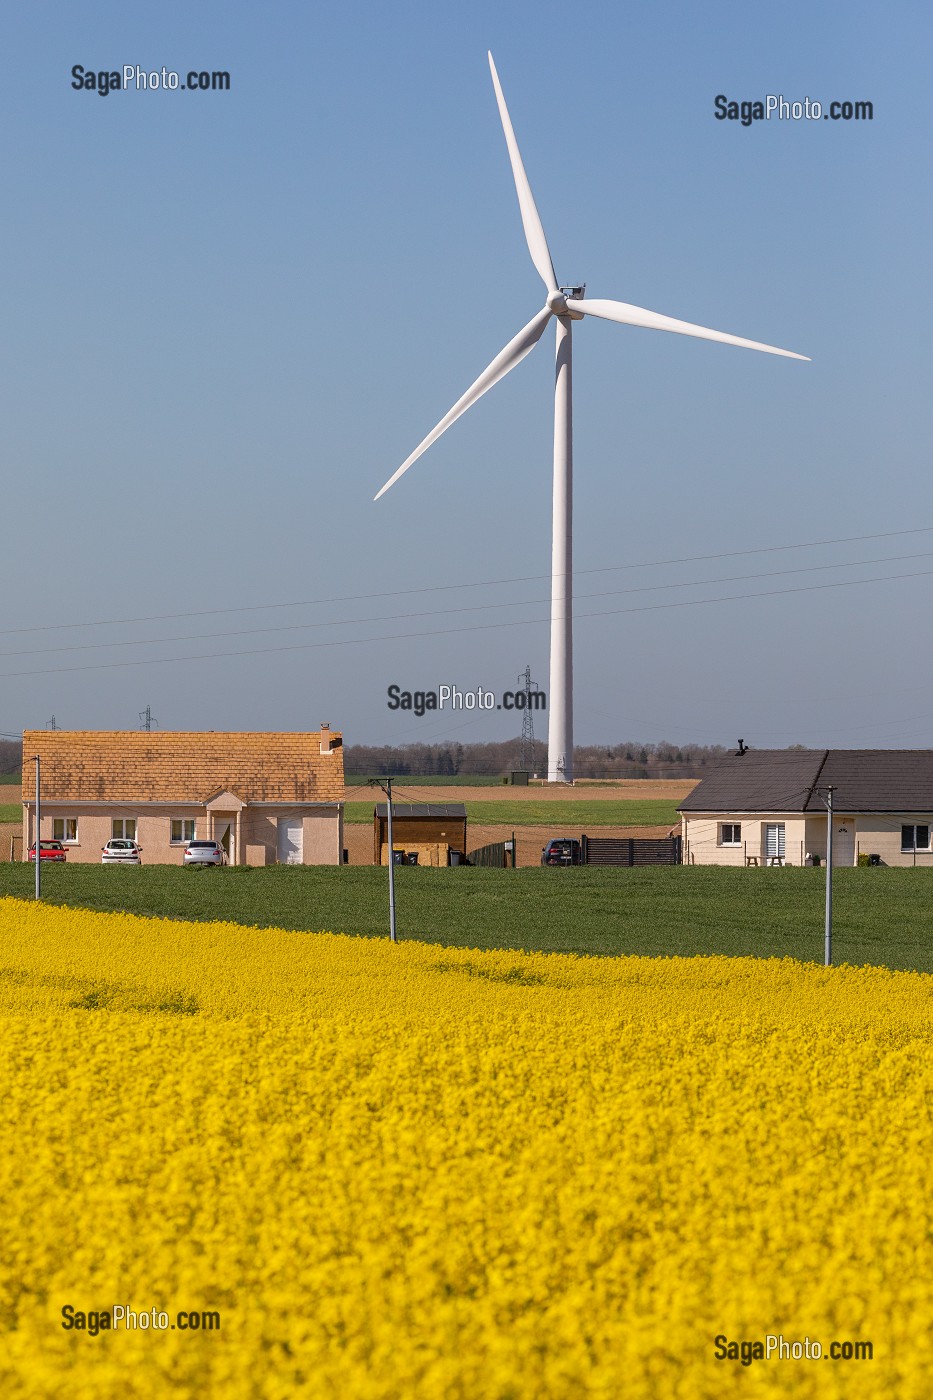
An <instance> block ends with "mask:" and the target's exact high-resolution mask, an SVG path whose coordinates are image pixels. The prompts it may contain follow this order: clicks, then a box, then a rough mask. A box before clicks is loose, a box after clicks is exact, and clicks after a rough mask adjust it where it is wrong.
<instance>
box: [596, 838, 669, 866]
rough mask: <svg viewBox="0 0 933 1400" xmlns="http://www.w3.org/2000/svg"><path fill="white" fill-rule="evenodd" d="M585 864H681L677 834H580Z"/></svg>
mask: <svg viewBox="0 0 933 1400" xmlns="http://www.w3.org/2000/svg"><path fill="white" fill-rule="evenodd" d="M580 844H581V853H582V858H583V864H584V865H680V860H681V838H680V836H661V837H655V838H652V837H647V836H643V837H638V836H582V837H581V838H580Z"/></svg>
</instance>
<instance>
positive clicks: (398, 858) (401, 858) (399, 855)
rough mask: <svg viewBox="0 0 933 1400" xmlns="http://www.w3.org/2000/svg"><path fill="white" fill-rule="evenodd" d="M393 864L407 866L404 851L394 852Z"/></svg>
mask: <svg viewBox="0 0 933 1400" xmlns="http://www.w3.org/2000/svg"><path fill="white" fill-rule="evenodd" d="M392 864H393V865H404V864H405V852H404V851H393V852H392Z"/></svg>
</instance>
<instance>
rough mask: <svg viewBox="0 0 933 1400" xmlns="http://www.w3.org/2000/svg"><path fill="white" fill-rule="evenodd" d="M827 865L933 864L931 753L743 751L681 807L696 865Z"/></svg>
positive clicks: (689, 856) (687, 847) (687, 848)
mask: <svg viewBox="0 0 933 1400" xmlns="http://www.w3.org/2000/svg"><path fill="white" fill-rule="evenodd" d="M830 787H831V788H832V789H833V865H834V866H836V865H855V864H857V863H858V859H859V857H860V856H862V855H865V856H869V857H870V856H876V857H877V858H878V862H880V863H881V864H884V865H931V864H933V846H931V840H930V838H931V834H933V750H931V749H804V750H800V749H745V751H744V752H741V753H734V754H731V755H730V756H729V757H728V758H726V759H724V760H722V761H721V762H720V763H717V765H716V767H715V768H713V769H712V770H711V771H710V773H709V774H708V775H707V776H706V777H705V778H703V779H702V780H701V781H700V782H699V783H698V784H697V786H696V787H695V788H694V789H693V791H692V792H691V793H690V795H689V797H687V798H685V799H684V801H683V802H682V803H681V804H680V813H681V820H682V824H683V825H682V834H683V846H684V860H685V861H687V862H689V863H690V864H693V865H765V864H769V863H770V864H781V865H785V864H786V865H805V864H807V863H811V862H815V860H816V859H822V860H825V858H826V846H827V842H826V822H827V816H826V794H827V790H828V789H829V788H830Z"/></svg>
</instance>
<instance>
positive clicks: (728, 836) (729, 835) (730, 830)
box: [719, 822, 742, 846]
mask: <svg viewBox="0 0 933 1400" xmlns="http://www.w3.org/2000/svg"><path fill="white" fill-rule="evenodd" d="M719 844H720V846H741V844H742V823H741V822H723V823H722V825H721V826H720V828H719Z"/></svg>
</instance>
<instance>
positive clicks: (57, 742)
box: [23, 726, 344, 865]
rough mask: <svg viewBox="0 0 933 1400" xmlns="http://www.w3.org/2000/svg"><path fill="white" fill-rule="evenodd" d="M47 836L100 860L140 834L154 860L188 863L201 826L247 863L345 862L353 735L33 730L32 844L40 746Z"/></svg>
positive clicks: (76, 855)
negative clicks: (113, 842) (109, 847)
mask: <svg viewBox="0 0 933 1400" xmlns="http://www.w3.org/2000/svg"><path fill="white" fill-rule="evenodd" d="M36 756H38V758H39V767H40V775H41V776H40V793H39V795H40V801H41V808H40V818H41V828H42V829H41V833H40V835H41V836H42V838H43V839H45V838H50V837H51V838H56V837H57V838H58V839H60V840H63V841H65V843H66V844H67V846H68V860H69V861H84V862H86V861H99V860H100V854H101V847H102V846H103V845H104V844H105V842H106V841H108V840H110V839H111V837H114V836H132V837H134V838H135V839H136V840H137V841H138V842H139V844H140V846H141V847H142V848H143V861H144V863H145V864H147V865H149V864H162V863H170V864H176V865H178V864H181V861H182V856H183V852H184V847H185V844H186V842H187V841H189V840H191V839H192V838H194V837H198V838H213V839H215V840H218V841H220V842H221V843H222V844H223V845H224V846H225V848H226V850H227V853H228V857H229V859H230V860H231V862H232V863H234V864H239V865H269V864H275V863H276V862H281V863H288V864H304V865H321V864H339V863H340V860H341V857H342V846H343V802H342V799H343V789H344V781H343V744H342V736H341V735H340V734H339V733H335V732H333V731H331V730H330V729H329V728H328V727H326V726H322V728H321V730H320V731H314V732H311V733H277V734H268V733H236V734H233V733H198V732H184V733H178V732H172V731H169V730H156V731H155V732H148V731H143V730H140V731H132V730H110V731H106V730H67V729H57V730H51V731H48V730H27V731H26V732H25V733H24V735H23V845H24V850H28V848H29V846H30V844H31V842H32V840H33V839H34V836H35V762H34V759H35V757H36Z"/></svg>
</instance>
